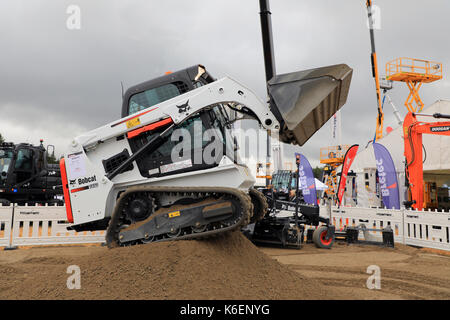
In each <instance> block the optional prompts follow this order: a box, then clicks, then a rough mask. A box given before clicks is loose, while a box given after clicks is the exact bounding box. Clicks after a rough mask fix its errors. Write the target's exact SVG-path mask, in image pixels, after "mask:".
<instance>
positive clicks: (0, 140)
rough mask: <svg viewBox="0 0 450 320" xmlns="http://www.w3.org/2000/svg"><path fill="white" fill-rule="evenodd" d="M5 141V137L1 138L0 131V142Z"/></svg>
mask: <svg viewBox="0 0 450 320" xmlns="http://www.w3.org/2000/svg"><path fill="white" fill-rule="evenodd" d="M3 142H5V138H3V136H2V134H1V133H0V143H3Z"/></svg>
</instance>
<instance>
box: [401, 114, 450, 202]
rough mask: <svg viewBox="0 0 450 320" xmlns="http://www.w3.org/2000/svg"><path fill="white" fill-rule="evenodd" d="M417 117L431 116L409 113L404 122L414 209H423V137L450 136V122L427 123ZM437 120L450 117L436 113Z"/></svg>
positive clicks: (406, 156) (407, 162)
mask: <svg viewBox="0 0 450 320" xmlns="http://www.w3.org/2000/svg"><path fill="white" fill-rule="evenodd" d="M417 116H429V115H422V114H415V113H412V112H409V113H408V114H407V115H406V117H405V120H404V121H403V134H404V142H405V153H404V154H405V158H406V177H407V179H408V184H409V189H410V192H411V200H412V207H413V208H414V209H416V210H422V209H423V202H424V201H423V155H422V135H423V134H435V135H444V136H450V121H446V122H433V123H426V122H422V121H418V120H417ZM432 116H433V117H434V118H436V119H450V115H443V114H440V113H435V114H433V115H432Z"/></svg>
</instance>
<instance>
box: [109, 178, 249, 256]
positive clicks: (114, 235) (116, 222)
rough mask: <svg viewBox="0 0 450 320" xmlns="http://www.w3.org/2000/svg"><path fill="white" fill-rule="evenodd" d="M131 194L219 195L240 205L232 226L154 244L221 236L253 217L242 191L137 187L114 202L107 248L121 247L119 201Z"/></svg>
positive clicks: (218, 188)
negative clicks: (235, 221)
mask: <svg viewBox="0 0 450 320" xmlns="http://www.w3.org/2000/svg"><path fill="white" fill-rule="evenodd" d="M133 192H149V193H159V194H161V193H166V194H168V195H169V194H172V195H173V194H174V193H175V194H177V193H183V194H196V193H197V194H199V195H202V194H215V195H217V194H219V195H221V196H222V195H231V196H233V197H234V198H237V199H238V200H239V201H240V203H241V208H242V214H241V217H240V219H239V221H238V222H237V223H236V224H234V225H232V226H228V227H225V228H220V229H215V230H207V231H205V232H201V233H191V234H187V235H180V236H178V237H175V238H164V239H160V240H155V241H154V242H161V241H173V240H182V239H204V238H209V237H212V236H216V235H219V234H223V233H225V232H230V231H234V230H238V229H240V228H242V227H244V226H246V225H247V224H249V223H250V219H251V217H252V216H253V203H252V199H251V197H250V196H249V195H248V194H247V193H245V192H244V191H241V190H239V189H235V188H226V187H164V186H137V187H130V188H128V189H127V190H126V191H125V192H123V193H122V194H121V195H120V197H119V199H117V201H116V205H115V208H114V211H113V213H112V215H111V220H110V222H109V225H108V229H107V231H106V244H107V245H108V247H109V248H114V247H119V246H121V244H120V242H119V233H120V231H121V230H122V229H120V227H121V226H122V224H123V222H124V221H123V218H124V217H123V215H122V211H123V210H122V208H121V206H120V204H121V201H124V199H125V198H126V196H127V195H129V194H131V193H133Z"/></svg>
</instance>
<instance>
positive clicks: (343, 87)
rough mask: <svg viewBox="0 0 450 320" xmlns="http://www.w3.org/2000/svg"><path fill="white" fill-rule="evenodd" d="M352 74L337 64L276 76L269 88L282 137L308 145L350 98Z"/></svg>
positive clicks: (283, 139) (347, 67) (294, 142)
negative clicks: (309, 140) (348, 97)
mask: <svg viewBox="0 0 450 320" xmlns="http://www.w3.org/2000/svg"><path fill="white" fill-rule="evenodd" d="M352 73H353V69H351V68H350V67H349V66H347V65H346V64H338V65H333V66H328V67H321V68H315V69H310V70H304V71H298V72H292V73H286V74H282V75H276V76H274V77H273V78H272V79H271V80H270V81H269V82H268V88H269V95H270V105H271V110H272V112H273V113H274V114H275V116H276V117H277V118H278V121H280V124H281V128H280V140H281V141H282V142H285V143H291V144H298V145H300V146H302V145H303V144H305V142H306V141H308V139H309V138H311V136H312V135H313V134H314V133H315V132H316V131H318V130H319V129H320V128H321V127H322V126H323V125H324V124H325V123H326V122H327V121H328V120H329V119H330V118H331V117H332V116H333V115H334V114H335V113H336V111H338V110H339V109H340V108H341V107H342V106H343V105H344V103H345V102H346V101H347V96H348V91H349V88H350V81H351V78H352Z"/></svg>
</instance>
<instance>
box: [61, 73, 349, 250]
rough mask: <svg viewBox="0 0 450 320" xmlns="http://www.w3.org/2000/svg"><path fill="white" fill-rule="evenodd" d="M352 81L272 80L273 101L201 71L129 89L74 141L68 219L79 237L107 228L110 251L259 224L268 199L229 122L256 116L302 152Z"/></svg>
mask: <svg viewBox="0 0 450 320" xmlns="http://www.w3.org/2000/svg"><path fill="white" fill-rule="evenodd" d="M351 74H352V69H350V68H349V67H348V66H346V65H336V66H331V67H325V68H318V69H313V70H307V71H302V72H296V73H291V74H287V75H281V76H277V77H275V78H274V79H273V80H272V81H271V82H269V91H270V93H271V100H270V103H264V102H262V101H261V100H260V99H259V98H258V97H257V96H256V95H255V94H254V93H253V92H252V91H251V90H249V89H248V88H246V87H245V86H243V85H241V84H240V83H239V82H237V81H235V80H233V79H231V78H228V77H224V78H222V79H219V80H215V79H214V78H212V77H211V76H210V75H209V74H208V73H207V71H206V69H205V68H204V67H203V66H201V65H198V66H194V67H191V68H188V69H185V70H181V71H178V72H175V73H172V74H168V75H165V76H163V77H160V78H157V79H154V80H151V81H148V82H145V83H142V84H140V85H137V86H134V87H132V88H130V89H128V90H127V92H126V93H125V95H124V99H123V107H122V113H123V115H125V116H124V117H123V118H122V119H120V120H118V121H115V122H113V123H110V124H107V125H105V126H103V127H100V128H98V129H95V130H93V131H90V132H88V133H86V134H83V135H81V136H78V137H76V138H75V139H74V140H73V141H72V143H71V145H70V146H69V148H68V151H67V153H66V154H65V155H64V158H63V159H62V160H61V164H60V166H61V174H62V179H63V188H64V198H65V201H66V210H67V216H68V220H69V221H70V222H73V223H74V226H73V229H75V230H78V231H82V230H94V229H99V228H106V227H107V235H106V240H107V244H108V245H109V246H117V245H128V244H135V243H146V242H152V241H162V240H172V239H188V238H199V237H205V236H209V235H214V234H218V233H222V232H226V231H231V230H235V229H239V228H241V227H243V226H245V225H247V224H248V223H250V222H251V221H253V222H254V221H256V220H258V219H261V218H262V217H263V216H264V215H265V213H266V211H267V207H268V206H267V202H266V200H265V197H264V195H263V194H262V193H260V192H259V191H257V190H255V189H253V185H254V183H255V180H254V178H253V177H252V176H251V174H250V171H249V169H248V168H247V166H246V165H245V164H243V163H242V162H241V161H240V160H239V157H238V155H237V154H236V151H237V146H236V143H235V139H233V138H232V137H231V133H230V129H231V122H232V121H235V120H236V119H242V118H253V119H255V120H257V121H258V122H259V123H260V124H261V126H262V127H263V128H265V129H267V130H270V132H271V133H272V134H275V135H277V134H278V133H279V135H278V137H279V138H280V139H281V141H283V142H288V143H297V144H300V145H302V144H303V143H305V142H306V141H307V140H308V139H309V138H310V137H311V136H312V135H313V134H314V132H316V131H317V130H318V129H319V128H320V127H321V126H322V125H323V124H325V122H326V121H327V120H328V119H329V118H330V117H331V116H332V115H333V114H334V113H335V112H336V111H337V110H338V109H339V108H340V107H341V106H342V105H343V104H344V103H345V101H346V98H347V93H348V89H349V83H350V78H351ZM233 114H237V116H235V118H234V119H233V118H232V115H233ZM286 119H288V121H286ZM180 145H181V147H180ZM183 147H184V148H183Z"/></svg>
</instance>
